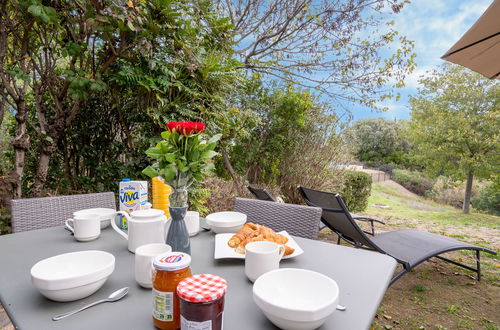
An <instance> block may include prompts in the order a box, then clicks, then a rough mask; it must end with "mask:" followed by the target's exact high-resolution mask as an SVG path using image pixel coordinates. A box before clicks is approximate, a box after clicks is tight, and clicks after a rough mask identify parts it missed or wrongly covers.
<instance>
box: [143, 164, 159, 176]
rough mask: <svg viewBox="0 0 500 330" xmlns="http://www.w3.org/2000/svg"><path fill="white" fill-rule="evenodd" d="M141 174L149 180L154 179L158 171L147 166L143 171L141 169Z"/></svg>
mask: <svg viewBox="0 0 500 330" xmlns="http://www.w3.org/2000/svg"><path fill="white" fill-rule="evenodd" d="M142 173H143V174H145V175H147V176H149V177H150V178H154V177H157V176H158V175H159V174H158V171H156V170H155V169H154V168H153V167H152V166H148V167H146V168H145V169H143V170H142Z"/></svg>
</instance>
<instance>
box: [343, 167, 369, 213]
mask: <svg viewBox="0 0 500 330" xmlns="http://www.w3.org/2000/svg"><path fill="white" fill-rule="evenodd" d="M371 191H372V177H371V176H370V175H368V174H366V173H364V172H356V171H346V172H345V176H344V184H343V187H342V190H341V192H340V195H341V196H342V199H343V200H344V202H345V203H346V205H347V207H348V208H349V211H351V212H360V211H364V210H365V209H366V207H367V206H368V198H369V197H370V194H371Z"/></svg>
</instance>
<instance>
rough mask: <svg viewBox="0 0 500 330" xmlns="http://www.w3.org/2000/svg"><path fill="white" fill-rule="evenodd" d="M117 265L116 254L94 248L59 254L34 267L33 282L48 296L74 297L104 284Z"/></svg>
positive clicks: (83, 296)
mask: <svg viewBox="0 0 500 330" xmlns="http://www.w3.org/2000/svg"><path fill="white" fill-rule="evenodd" d="M114 269H115V257H114V256H113V255H112V254H111V253H108V252H104V251H98V250H91V251H79V252H71V253H64V254H59V255H57V256H54V257H50V258H47V259H43V260H41V261H39V262H37V263H36V264H35V265H34V266H33V267H31V282H32V283H33V285H34V286H35V287H36V288H37V289H38V290H39V291H40V293H42V294H43V295H44V296H45V297H47V298H48V299H50V300H54V301H73V300H78V299H82V298H85V297H87V296H90V295H91V294H92V293H94V292H96V291H97V290H99V289H100V288H101V286H102V285H103V284H104V282H106V280H107V279H108V277H109V276H110V275H111V274H112V273H113V270H114Z"/></svg>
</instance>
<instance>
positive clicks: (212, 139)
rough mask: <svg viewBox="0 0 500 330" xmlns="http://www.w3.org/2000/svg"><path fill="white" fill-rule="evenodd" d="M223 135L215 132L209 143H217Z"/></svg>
mask: <svg viewBox="0 0 500 330" xmlns="http://www.w3.org/2000/svg"><path fill="white" fill-rule="evenodd" d="M221 137H222V134H215V135H214V136H212V137H211V138H210V139H208V142H207V144H210V143H215V142H217V141H219V140H220V138H221Z"/></svg>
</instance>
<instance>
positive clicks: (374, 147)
mask: <svg viewBox="0 0 500 330" xmlns="http://www.w3.org/2000/svg"><path fill="white" fill-rule="evenodd" d="M406 124H407V122H406V121H404V120H394V121H392V120H387V119H384V118H366V119H360V120H358V121H356V122H354V123H352V125H351V126H350V127H349V128H348V129H347V130H346V131H344V137H345V139H346V140H347V141H349V144H350V146H351V148H352V149H353V150H352V151H353V153H354V155H355V156H356V157H357V158H358V159H359V160H361V161H363V162H370V161H379V162H385V163H399V162H401V161H402V159H401V158H402V155H403V154H404V153H406V152H408V151H409V150H410V145H409V142H408V140H407V137H406V135H405V129H406Z"/></svg>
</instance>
